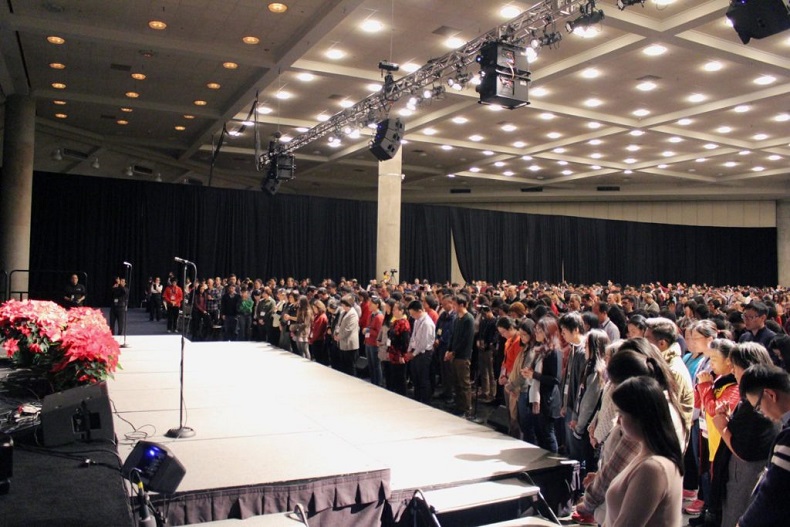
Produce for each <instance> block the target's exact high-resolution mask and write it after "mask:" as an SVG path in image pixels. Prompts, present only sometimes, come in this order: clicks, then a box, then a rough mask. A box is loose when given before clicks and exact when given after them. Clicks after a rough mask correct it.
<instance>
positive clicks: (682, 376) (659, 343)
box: [645, 295, 694, 448]
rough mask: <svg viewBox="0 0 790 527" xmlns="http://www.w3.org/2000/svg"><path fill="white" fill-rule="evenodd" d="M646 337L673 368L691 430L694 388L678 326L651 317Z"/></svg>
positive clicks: (681, 403) (684, 412) (688, 427)
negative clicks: (681, 344) (682, 349)
mask: <svg viewBox="0 0 790 527" xmlns="http://www.w3.org/2000/svg"><path fill="white" fill-rule="evenodd" d="M651 296H652V295H651ZM645 338H646V339H647V340H648V341H650V343H651V344H653V345H654V346H656V347H657V348H658V350H659V351H660V352H661V355H662V356H663V357H664V360H665V361H666V363H667V364H668V365H669V369H670V370H672V375H673V376H674V377H675V383H676V384H677V386H678V390H679V391H678V401H679V402H680V406H681V408H683V420H684V421H685V423H686V430H689V429H690V428H691V419H692V417H693V415H694V388H693V387H692V382H691V375H690V374H689V371H688V368H686V365H685V364H684V363H683V359H682V358H681V356H682V355H683V354H682V353H681V349H680V344H678V328H677V326H676V325H675V323H674V322H672V321H671V320H669V319H667V318H650V319H648V320H647V331H645ZM684 448H685V446H684Z"/></svg>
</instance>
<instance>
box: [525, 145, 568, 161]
mask: <svg viewBox="0 0 790 527" xmlns="http://www.w3.org/2000/svg"><path fill="white" fill-rule="evenodd" d="M552 152H554V153H555V154H564V153H565V152H567V150H565V149H564V148H562V147H561V146H558V147H557V148H555V149H554V150H552ZM530 159H531V158H530Z"/></svg>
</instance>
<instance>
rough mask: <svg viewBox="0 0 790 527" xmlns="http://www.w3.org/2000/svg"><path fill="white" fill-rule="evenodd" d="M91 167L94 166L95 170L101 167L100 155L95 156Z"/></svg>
mask: <svg viewBox="0 0 790 527" xmlns="http://www.w3.org/2000/svg"><path fill="white" fill-rule="evenodd" d="M91 168H93V169H95V170H99V169H100V168H101V165H100V164H99V158H98V157H94V158H93V162H92V163H91Z"/></svg>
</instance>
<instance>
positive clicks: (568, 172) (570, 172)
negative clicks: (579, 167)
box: [562, 170, 573, 176]
mask: <svg viewBox="0 0 790 527" xmlns="http://www.w3.org/2000/svg"><path fill="white" fill-rule="evenodd" d="M571 174H573V170H563V171H562V175H563V176H570V175H571Z"/></svg>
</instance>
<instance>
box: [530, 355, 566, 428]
mask: <svg viewBox="0 0 790 527" xmlns="http://www.w3.org/2000/svg"><path fill="white" fill-rule="evenodd" d="M533 367H534V366H533ZM561 371H562V355H561V354H560V351H559V350H556V349H555V350H549V351H548V352H546V353H545V355H544V356H543V371H542V372H540V373H538V372H535V374H534V379H535V380H536V381H538V382H539V383H540V413H541V414H542V415H543V416H544V417H549V418H551V419H558V418H559V417H560V409H561V408H562V394H561V393H560V372H561Z"/></svg>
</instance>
